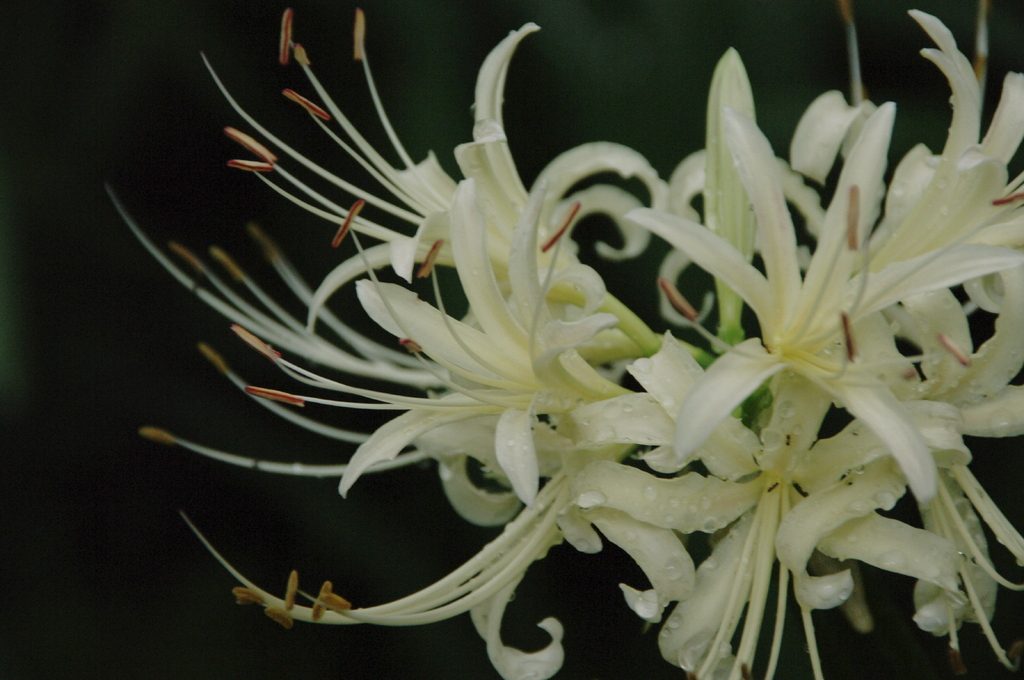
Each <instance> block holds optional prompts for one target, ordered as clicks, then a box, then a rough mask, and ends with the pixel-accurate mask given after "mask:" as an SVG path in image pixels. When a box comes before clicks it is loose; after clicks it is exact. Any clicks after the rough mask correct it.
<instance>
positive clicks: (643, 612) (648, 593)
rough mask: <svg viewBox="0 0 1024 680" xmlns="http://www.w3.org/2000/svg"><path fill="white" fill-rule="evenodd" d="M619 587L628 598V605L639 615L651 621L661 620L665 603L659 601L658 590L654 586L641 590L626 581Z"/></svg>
mask: <svg viewBox="0 0 1024 680" xmlns="http://www.w3.org/2000/svg"><path fill="white" fill-rule="evenodd" d="M619 588H621V589H622V595H623V596H624V597H625V598H626V605H628V606H629V608H630V609H632V610H633V611H634V612H635V613H636V615H637V616H639V617H640V618H641V619H643V620H644V621H647V622H649V623H658V622H659V621H661V613H662V612H663V611H664V610H665V605H663V604H661V603H659V602H658V591H656V590H654V589H653V588H652V589H651V590H644V591H640V590H637V589H636V588H632V587H630V586H627V585H626V584H625V583H620V584H619Z"/></svg>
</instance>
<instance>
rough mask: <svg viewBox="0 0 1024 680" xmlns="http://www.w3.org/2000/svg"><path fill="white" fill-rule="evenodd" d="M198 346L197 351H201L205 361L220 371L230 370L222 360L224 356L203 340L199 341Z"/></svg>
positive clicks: (227, 371) (228, 371)
mask: <svg viewBox="0 0 1024 680" xmlns="http://www.w3.org/2000/svg"><path fill="white" fill-rule="evenodd" d="M198 347H199V351H200V352H202V353H203V356H204V357H206V360H207V361H209V362H210V363H211V364H213V367H214V368H216V369H217V370H218V371H220V372H221V373H230V372H231V369H230V368H228V362H226V361H224V357H222V356H221V355H220V354H219V353H218V352H217V351H216V350H215V349H213V348H212V347H210V346H209V345H207V344H206V343H205V342H200V343H199V345H198Z"/></svg>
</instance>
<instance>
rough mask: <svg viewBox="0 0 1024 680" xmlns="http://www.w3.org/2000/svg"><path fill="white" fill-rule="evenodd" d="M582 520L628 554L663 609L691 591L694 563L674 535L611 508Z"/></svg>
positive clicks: (595, 511)
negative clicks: (644, 576)
mask: <svg viewBox="0 0 1024 680" xmlns="http://www.w3.org/2000/svg"><path fill="white" fill-rule="evenodd" d="M584 517H586V519H588V520H590V521H591V522H593V523H594V526H596V527H597V528H598V529H600V530H601V533H602V534H604V536H605V538H607V539H608V540H609V541H611V542H612V543H614V544H615V545H617V546H619V547H620V548H622V549H623V550H624V551H626V553H628V554H629V556H630V557H631V558H632V559H633V561H634V562H636V564H637V566H638V567H640V569H642V570H643V572H644V574H645V575H646V576H647V579H648V580H649V581H650V582H651V586H652V587H653V588H654V590H655V591H656V592H657V593H658V602H659V603H660V604H661V605H662V606H664V605H666V604H668V603H669V602H674V601H676V600H682V599H684V598H685V597H687V596H688V595H689V594H690V593H691V592H692V591H693V580H694V571H695V570H694V567H693V560H692V559H691V558H690V554H689V553H688V552H686V548H684V547H683V543H682V541H680V540H679V536H677V535H676V533H675V532H674V531H672V530H671V529H663V528H660V527H655V526H652V525H650V524H647V523H646V522H641V521H639V520H637V519H635V518H633V517H631V516H629V515H628V514H626V513H624V512H621V511H618V510H612V509H610V508H595V509H593V510H591V511H590V512H588V513H586V514H585V515H584ZM659 615H660V612H659Z"/></svg>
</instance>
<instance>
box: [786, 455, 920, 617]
mask: <svg viewBox="0 0 1024 680" xmlns="http://www.w3.org/2000/svg"><path fill="white" fill-rule="evenodd" d="M894 472H895V471H894V469H893V466H892V464H891V463H890V462H889V461H888V460H880V461H876V462H874V463H872V464H870V465H868V466H867V467H865V468H864V470H863V473H862V474H853V475H850V476H849V477H848V478H847V479H846V480H844V481H842V482H840V483H839V484H836V485H835V486H833V487H832V488H831V489H828V490H824V491H819V492H817V493H814V494H811V495H810V496H808V497H807V498H805V499H804V500H803V501H801V502H800V503H798V504H797V505H796V506H794V507H793V509H792V510H791V511H790V512H789V514H787V515H786V516H785V517H784V518H783V520H782V522H781V523H780V524H779V531H778V534H777V536H776V539H775V548H776V552H777V554H778V558H779V561H780V562H781V563H782V564H783V565H784V566H785V567H786V568H787V569H789V570H790V571H791V572H793V574H794V575H795V576H796V588H797V595H798V597H799V596H800V595H801V593H802V594H805V595H810V594H813V595H815V599H816V600H818V601H816V602H804V604H806V605H807V606H812V607H816V608H823V606H824V604H825V602H824V599H825V598H823V596H824V595H826V594H827V593H825V592H822V589H821V588H817V587H815V586H814V585H813V584H815V583H826V582H823V581H815V578H816V577H812V576H809V575H808V574H807V561H808V560H809V559H810V557H811V554H812V553H813V552H814V549H815V548H816V547H817V546H818V544H819V543H820V542H821V540H822V539H823V538H824V537H825V536H826V535H827V534H829V533H831V532H832V531H835V530H836V529H837V528H839V527H840V526H842V525H843V524H845V523H846V522H848V521H849V520H851V519H856V518H858V517H863V516H865V515H867V514H869V513H871V512H873V511H874V510H875V509H876V508H882V509H883V510H889V509H891V508H892V506H893V505H895V504H896V500H897V499H898V498H899V497H900V496H902V495H903V493H904V486H903V483H902V480H901V479H900V477H899V475H898V474H894ZM819 578H820V577H819ZM839 585H842V584H841V583H833V584H831V586H835V587H832V588H829V589H830V590H831V591H832V594H835V595H838V594H839V590H840V589H839V588H838V586H839ZM850 587H851V589H852V583H850ZM846 594H847V595H849V592H847V593H846ZM842 599H845V598H842ZM842 599H838V598H837V599H834V600H832V601H831V603H830V604H831V606H836V605H839V604H841V602H842Z"/></svg>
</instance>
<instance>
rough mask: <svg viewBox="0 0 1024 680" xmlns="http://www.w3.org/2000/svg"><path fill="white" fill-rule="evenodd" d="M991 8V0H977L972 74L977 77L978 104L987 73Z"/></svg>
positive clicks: (983, 89)
mask: <svg viewBox="0 0 1024 680" xmlns="http://www.w3.org/2000/svg"><path fill="white" fill-rule="evenodd" d="M991 9H992V2H991V0H978V14H977V23H976V26H975V33H974V63H973V66H974V75H975V77H976V78H977V79H978V88H979V89H980V94H979V97H978V104H979V105H984V102H985V81H986V80H987V75H988V14H989V11H990V10H991Z"/></svg>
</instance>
